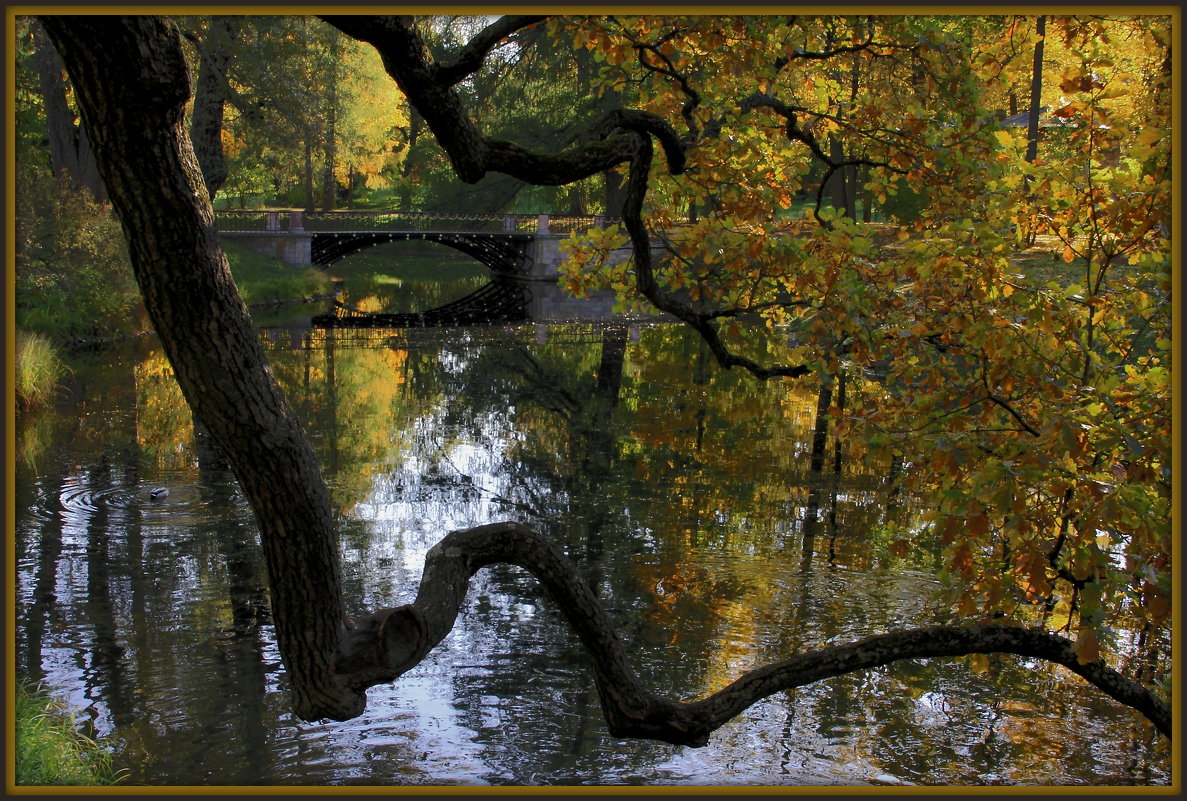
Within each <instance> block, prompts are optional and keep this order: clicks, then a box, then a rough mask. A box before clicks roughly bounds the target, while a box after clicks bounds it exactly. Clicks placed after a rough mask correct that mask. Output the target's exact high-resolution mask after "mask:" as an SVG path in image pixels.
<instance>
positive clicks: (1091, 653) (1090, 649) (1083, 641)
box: [1076, 629, 1100, 665]
mask: <svg viewBox="0 0 1187 801" xmlns="http://www.w3.org/2000/svg"><path fill="white" fill-rule="evenodd" d="M1099 657H1100V640H1099V639H1098V638H1097V636H1096V632H1095V631H1092V630H1091V629H1090V630H1088V631H1086V632H1084V633H1083V634H1081V635H1080V640H1079V642H1077V643H1076V660H1077V661H1078V662H1079V663H1080V664H1081V665H1087V664H1088V663H1089V662H1095V661H1096V660H1097V659H1098V658H1099Z"/></svg>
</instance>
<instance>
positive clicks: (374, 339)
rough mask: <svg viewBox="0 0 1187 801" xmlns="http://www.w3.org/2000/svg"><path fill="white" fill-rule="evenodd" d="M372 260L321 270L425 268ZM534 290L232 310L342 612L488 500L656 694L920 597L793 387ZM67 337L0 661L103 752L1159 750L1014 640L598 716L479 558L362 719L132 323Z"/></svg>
mask: <svg viewBox="0 0 1187 801" xmlns="http://www.w3.org/2000/svg"><path fill="white" fill-rule="evenodd" d="M388 283H389V284H390V286H388V288H387V289H384V288H382V287H377V286H376V285H375V284H374V282H373V283H372V284H371V285H369V286H368V287H366V288H365V289H359V288H357V287H356V288H355V290H353V291H354V292H355V296H354V297H353V298H352V299H351V300H352V302H354V303H355V304H356V305H361V306H366V305H367V304H372V305H375V304H378V305H379V306H381V307H382V306H385V305H386V304H388V303H389V302H390V303H398V302H399V301H398V299H397V298H395V297H394V295H399V296H400V297H405V298H406V297H409V293H415V292H418V291H428V290H427V289H421V290H417V289H416V288H415V287H413V286H412V285H411V284H408V283H404V284H400V283H399V282H388ZM473 283H474V279H473V278H466V279H459V282H458V283H456V284H451V285H450V286H447V287H446V288H444V289H442V288H441V286H434V287H433V288H431V291H432V293H436V294H435V298H436V300H434V301H433V302H436V301H439V300H440V299H441V298H448V297H456V296H460V295H462V294H465V292H467V291H469V290H470V289H472V288H473ZM384 292H391V293H394V295H393V296H391V297H388V296H385V295H384V294H383V293H384ZM367 293H371V294H367ZM364 294H366V297H363V295H364ZM413 296H415V295H413ZM539 297H543V291H541V292H540V293H539ZM414 305H415V304H414ZM551 308H552V309H553V311H554V312H556V313H555V314H549V313H548V311H547V310H544V311H542V310H541V307H539V306H537V307H536V308H535V311H534V313H535V314H536V315H537V316H538V317H539V316H541V315H543V316H544V317H549V316H552V317H568V318H570V320H569V321H568V322H561V321H558V320H552V321H541V320H533V321H529V322H527V323H520V324H514V325H493V326H479V327H472V328H454V329H414V330H403V331H396V330H381V331H336V332H326V331H324V330H313V329H310V328H309V327H308V326H307V325H304V324H302V321H301V320H300V319H297V320H295V321H293V320H290V321H288V322H287V323H285V324H284V325H279V324H273V325H272V326H271V327H265V328H262V329H261V336H262V337H263V340H264V342H265V343H266V346H267V349H268V352H269V355H270V358H271V359H272V363H273V366H274V370H275V372H276V375H277V377H278V378H279V380H280V381H281V382H282V384H283V385H284V387H285V389H286V391H287V392H288V394H289V397H290V398H291V400H292V402H293V404H294V405H295V406H296V408H297V409H298V411H299V413H300V414H301V415H302V417H303V419H304V421H305V424H306V427H307V429H308V431H309V434H310V436H311V437H312V439H313V441H314V443H315V447H316V449H317V451H318V453H319V455H320V458H321V463H322V465H323V467H324V470H325V473H326V476H327V479H328V482H329V484H330V487H331V493H332V497H333V502H334V504H335V510H336V513H337V515H338V518H339V522H340V528H341V532H342V540H341V542H342V551H343V557H344V566H345V574H346V575H345V587H346V594H347V598H348V603H349V604H350V605H351V606H352V611H354V612H361V611H362V610H364V609H374V608H378V607H382V606H394V605H398V604H401V603H406V602H408V601H410V600H411V599H412V598H413V597H414V595H415V589H416V584H417V582H418V580H419V576H420V570H421V566H422V564H423V560H424V556H425V553H426V551H427V550H428V549H429V548H430V547H431V546H432V545H433V544H434V543H435V542H436V541H437V540H438V539H439V538H440V537H441V536H442V534H443V533H445V532H447V531H449V530H452V529H456V528H461V527H467V526H473V525H478V524H481V523H486V522H490V521H495V520H504V519H516V520H520V521H524V522H526V523H530V524H531V525H533V526H536V527H538V528H539V529H541V530H543V531H546V532H547V533H548V534H549V535H550V536H552V537H554V538H556V539H557V540H558V541H560V542H562V543H564V544H565V546H566V547H567V549H568V551H569V552H570V554H572V555H573V556H574V557H575V558H576V559H577V561H578V563H579V565H580V567H581V569H582V570H583V571H584V572H585V573H586V575H587V576H588V577H589V578H590V580H591V581H592V582H593V583H594V585H595V586H596V587H597V588H598V592H599V595H600V596H601V597H602V599H603V600H604V602H605V604H606V605H607V607H608V608H609V609H610V610H612V613H613V614H614V615H615V616H616V618H617V619H618V620H619V621H620V625H621V626H622V628H623V630H624V632H625V637H626V640H627V642H628V645H629V647H630V649H631V652H632V655H633V659H634V661H635V664H636V666H637V669H638V671H639V672H640V674H641V675H642V676H643V677H644V679H645V680H646V681H647V682H648V683H649V684H650V685H651V686H654V687H657V688H662V689H663V690H664V691H665V692H668V693H670V694H672V695H674V696H677V697H680V698H684V699H692V698H696V697H700V696H703V695H704V694H706V693H708V692H711V691H713V690H715V689H717V688H719V687H721V686H723V685H724V684H726V683H728V682H729V681H731V680H732V679H733V678H734V677H736V676H737V674H738V673H739V672H740V671H742V670H745V669H748V668H751V667H754V666H757V665H759V664H762V663H764V662H767V661H772V660H775V659H779V658H782V657H784V656H786V655H788V654H790V653H793V652H795V651H796V650H798V649H803V648H809V647H817V646H821V645H823V644H826V643H829V642H841V641H847V640H850V639H853V638H858V637H861V636H864V635H867V634H872V633H878V632H882V631H885V630H888V629H892V628H896V627H903V626H909V625H916V624H930V623H934V622H937V621H942V620H944V619H945V615H944V611H943V607H942V606H941V605H940V604H939V603H938V602H937V601H936V600H935V598H934V594H935V592H936V590H937V588H938V584H937V582H936V580H935V578H934V565H933V563H932V561H933V556H931V555H929V554H926V553H919V554H916V555H914V556H912V557H911V560H903V559H898V558H896V557H892V556H890V555H889V554H888V553H887V550H886V547H885V546H886V543H884V542H882V541H881V540H880V538H879V534H878V531H879V524H880V523H881V522H883V521H884V519H885V517H886V516H887V515H890V514H900V513H902V512H901V511H896V510H895V508H894V506H893V504H892V503H888V493H887V490H886V487H885V476H886V474H887V466H886V465H884V464H882V463H881V462H880V461H879V459H878V458H877V457H876V455H875V454H868V455H867V456H866V457H864V458H861V457H860V455H859V451H860V449H859V448H858V444H857V443H846V453H847V464H846V467H845V469H844V471H843V472H842V474H841V475H840V477H839V478H838V479H836V480H835V481H834V480H832V477H831V476H827V475H826V476H824V477H823V478H822V477H820V476H813V475H812V474H811V473H810V471H809V470H808V461H809V450H810V447H811V440H812V430H813V425H814V422H815V414H816V402H817V387H816V386H815V385H813V384H812V383H811V382H801V383H795V384H793V383H789V382H775V383H768V384H761V383H759V382H757V381H754V380H752V379H748V378H746V377H745V376H743V375H738V374H733V373H725V372H722V371H720V370H718V369H716V368H715V367H714V366H713V365H712V364H711V363H710V360H709V359H708V357H707V355H706V353H705V352H704V350H703V349H702V348H701V347H700V345H699V343H698V342H697V341H696V340H695V338H694V337H693V336H691V335H690V334H689V333H688V332H687V331H686V330H685V329H683V328H681V327H678V326H673V325H670V324H666V323H662V322H655V321H639V320H635V321H627V320H623V319H609V318H608V317H607V316H606V315H605V310H604V309H600V310H599V309H596V308H595V306H593V305H590V306H586V307H583V308H585V309H587V310H592V311H589V313H584V312H575V311H574V307H572V305H571V304H568V303H567V302H566V303H565V304H563V305H562V306H560V307H551ZM396 310H403V309H396ZM558 310H559V311H558ZM319 311H320V309H316V310H312V311H311V310H309V309H304V310H300V311H298V315H300V314H303V315H304V316H305V319H306V320H307V318H308V316H309V314H311V313H316V312H319ZM575 315H576V316H578V317H585V318H587V319H584V320H580V319H577V320H573V319H572V318H573V317H574V316H575ZM597 318H602V319H597ZM262 320H263V315H261V316H260V319H258V320H257V322H261V321H262ZM71 366H72V369H73V374H72V375H71V377H70V380H69V386H68V390H67V391H66V392H64V393H63V395H62V397H61V398H60V400H59V403H58V405H57V407H56V408H55V409H53V410H47V411H44V412H42V413H38V414H32V415H28V416H23V417H21V418H20V419H19V420H18V442H17V475H16V510H15V511H16V542H15V554H16V565H17V582H18V584H17V610H16V621H17V630H16V654H17V668H18V672H19V673H20V674H22V675H24V676H26V677H28V678H30V679H32V680H41V681H43V682H44V683H45V684H46V685H47V686H48V687H49V688H51V689H52V690H53V691H54V693H55V694H56V695H58V696H59V697H61V698H63V699H64V700H66V701H68V702H70V703H72V704H73V705H75V706H77V707H78V708H80V709H81V710H82V712H83V715H84V716H85V717H86V719H87V720H89V721H90V723H91V724H93V727H94V730H95V731H96V732H97V733H98V734H101V735H104V736H107V737H110V738H111V740H112V742H113V744H114V747H115V749H116V764H117V765H119V766H122V767H125V768H127V769H128V770H129V771H130V780H131V782H132V783H144V784H154V785H255V784H305V785H324V784H335V785H341V784H358V785H394V784H414V785H478V784H495V785H504V784H535V785H543V784H550V785H551V784H563V785H577V784H582V785H596V784H686V785H769V784H781V785H796V784H807V785H849V784H856V785H862V784H999V783H1003V784H1134V783H1138V784H1164V783H1167V782H1169V781H1170V775H1171V774H1170V770H1171V768H1170V757H1169V754H1168V748H1167V746H1166V743H1165V741H1163V740H1162V739H1161V738H1159V737H1158V736H1156V735H1155V734H1153V733H1152V729H1151V728H1150V727H1149V726H1147V725H1146V724H1145V723H1144V721H1142V720H1141V719H1140V718H1139V716H1138V715H1137V714H1136V713H1134V712H1132V711H1130V710H1129V709H1127V708H1123V707H1121V706H1120V705H1118V704H1116V703H1114V702H1112V701H1110V700H1108V699H1106V698H1104V697H1103V696H1101V695H1100V694H1099V693H1097V692H1096V691H1095V690H1093V689H1092V688H1090V687H1089V686H1087V685H1085V684H1084V683H1082V682H1081V681H1079V680H1078V679H1076V678H1075V677H1074V676H1071V675H1070V674H1067V673H1066V672H1064V671H1063V670H1062V669H1057V668H1050V667H1047V666H1043V665H1036V664H1029V663H1027V662H1026V661H1025V660H1021V659H1017V658H1011V657H1003V658H995V659H993V660H992V665H991V669H990V670H989V671H988V672H987V673H985V674H978V673H975V672H974V671H973V670H972V669H971V668H970V667H969V665H968V664H967V663H966V662H965V661H964V660H931V661H927V662H914V663H901V664H897V665H893V666H890V667H888V668H885V669H881V670H875V671H871V672H868V673H863V674H859V675H854V676H849V677H842V678H837V679H833V680H829V681H825V682H821V683H819V684H817V685H813V686H810V687H806V688H801V689H799V690H796V691H793V692H788V693H783V694H779V695H777V696H774V697H772V698H769V699H767V700H766V701H764V702H763V703H760V704H759V705H757V706H755V707H752V708H751V709H750V710H748V711H747V712H746V713H745V714H744V715H742V716H740V717H739V718H737V719H736V720H734V721H733V722H731V723H730V724H729V725H727V726H726V727H725V728H723V729H721V730H720V731H718V732H717V733H716V734H715V735H714V736H713V738H712V740H711V742H710V743H709V745H708V746H706V747H704V748H700V749H694V748H686V747H676V746H669V745H664V744H658V743H650V742H635V741H620V740H616V739H614V738H612V737H610V736H609V735H608V734H607V733H606V730H605V726H604V723H603V721H602V717H601V714H600V710H599V708H598V702H597V697H596V694H595V692H594V691H593V689H592V686H591V675H592V674H591V671H590V669H589V668H588V666H587V663H586V660H585V658H584V656H583V653H582V651H581V648H580V646H579V644H578V643H577V641H576V638H575V637H573V636H572V635H571V634H570V633H569V632H568V631H567V629H566V628H565V626H564V625H563V622H562V620H561V619H560V617H559V615H558V614H557V612H556V610H555V608H554V606H553V605H552V604H551V603H550V601H549V599H548V598H547V597H545V596H544V594H543V592H542V590H541V589H540V588H539V586H538V584H537V583H536V582H535V580H534V579H532V578H531V577H530V576H529V575H527V574H526V573H524V572H522V571H520V570H518V569H516V568H509V567H496V568H493V569H488V570H485V571H483V572H482V573H480V574H479V575H478V576H477V577H476V580H475V583H474V584H473V585H472V587H471V591H470V594H469V599H468V601H467V604H466V607H465V609H464V611H463V613H462V615H461V616H460V617H459V622H458V625H457V627H456V628H455V629H454V631H453V632H452V634H450V636H449V637H448V638H447V639H446V640H445V641H444V642H443V643H442V644H441V645H440V646H439V647H438V648H437V649H436V650H435V651H434V652H433V653H432V654H431V655H430V656H429V657H428V658H427V659H426V660H425V661H424V662H423V663H422V664H421V665H420V666H418V667H417V668H415V669H414V670H413V671H411V672H410V673H408V674H406V675H405V676H403V677H402V678H401V679H400V680H399V681H397V682H396V683H395V684H393V685H384V686H380V687H376V688H373V689H371V690H370V692H369V699H370V700H369V705H368V708H367V711H366V713H365V714H364V715H363V716H362V717H360V718H358V719H356V720H352V721H349V722H345V723H327V724H308V723H302V722H300V721H298V720H296V719H294V717H293V716H292V715H291V713H290V712H289V708H288V695H287V690H286V684H285V674H284V671H283V668H282V666H281V664H280V660H279V656H278V653H277V649H276V646H275V642H274V638H273V631H272V627H271V622H270V620H269V616H268V604H267V578H266V576H265V574H264V569H263V565H262V560H261V559H260V554H259V551H258V542H257V536H256V530H255V525H254V522H253V519H252V516H251V514H250V511H249V509H248V506H247V504H246V502H245V500H244V498H243V496H242V495H241V494H240V492H239V490H238V488H237V486H236V483H235V481H234V479H233V478H232V477H231V475H230V474H229V473H228V472H227V471H226V470H225V469H223V468H222V467H221V466H220V464H219V463H218V460H217V456H216V455H212V454H210V453H209V451H208V449H207V448H206V447H205V445H204V443H203V441H202V439H201V438H200V437H199V438H197V439H196V438H195V436H194V432H193V426H192V421H191V419H190V416H189V413H188V410H187V409H186V407H185V405H184V403H183V402H182V399H181V396H180V393H179V391H178V390H177V387H176V385H175V384H174V383H173V379H172V376H171V373H170V371H169V369H168V365H167V363H166V361H165V359H164V358H163V356H162V354H161V352H160V350H159V349H158V347H157V345H156V343H155V341H153V340H149V339H146V340H142V341H138V342H135V343H133V344H130V345H128V346H126V347H122V348H116V349H109V350H104V351H102V352H98V353H91V354H80V355H76V356H75V357H73V359H72V362H71ZM857 391H860V387H853V388H851V392H857ZM829 447H830V454H831V447H832V443H831V441H830V443H829ZM161 486H163V487H167V488H168V489H169V490H170V493H169V495H168V497H167V498H165V499H162V500H153V499H152V498H151V497H150V496H149V491H150V490H151V489H152V488H154V487H161ZM813 490H815V492H813ZM834 499H835V500H834ZM817 505H819V508H820V513H819V514H818V515H812V514H810V513H809V509H810V508H812V509H815V507H816V506H817Z"/></svg>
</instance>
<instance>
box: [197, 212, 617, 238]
mask: <svg viewBox="0 0 1187 801" xmlns="http://www.w3.org/2000/svg"><path fill="white" fill-rule="evenodd" d="M214 217H215V225H216V226H217V227H218V229H219V230H220V231H224V232H230V231H237V232H261V233H271V232H276V233H282V232H286V231H287V232H308V231H459V232H463V231H464V232H467V233H505V234H547V233H551V234H571V233H574V232H581V231H586V230H589V229H590V228H600V227H604V226H605V225H609V224H611V223H615V222H618V218H616V217H602V216H594V215H587V216H561V217H554V216H551V215H548V214H476V213H475V214H472V213H459V214H448V213H438V212H415V211H314V212H308V213H306V212H301V211H219V212H215V215H214Z"/></svg>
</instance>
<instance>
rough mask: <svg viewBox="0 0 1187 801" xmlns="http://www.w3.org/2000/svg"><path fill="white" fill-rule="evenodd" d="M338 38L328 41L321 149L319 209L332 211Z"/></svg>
mask: <svg viewBox="0 0 1187 801" xmlns="http://www.w3.org/2000/svg"><path fill="white" fill-rule="evenodd" d="M338 51H339V47H338V37H337V36H336V35H335V36H334V37H333V38H332V39H331V40H330V80H329V86H327V87H326V89H327V91H328V96H327V100H326V138H325V142H324V145H323V149H322V172H321V207H322V210H323V211H333V210H334V200H335V195H336V194H337V189H338V182H337V181H335V180H334V165H335V164H336V163H337V161H338V130H337V127H338V58H339V55H338Z"/></svg>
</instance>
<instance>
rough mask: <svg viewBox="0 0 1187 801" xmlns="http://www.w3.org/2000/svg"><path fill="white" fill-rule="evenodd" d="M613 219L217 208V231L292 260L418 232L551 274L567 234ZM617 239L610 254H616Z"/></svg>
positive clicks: (521, 273)
mask: <svg viewBox="0 0 1187 801" xmlns="http://www.w3.org/2000/svg"><path fill="white" fill-rule="evenodd" d="M616 221H617V220H614V219H608V218H604V217H600V216H587V217H553V216H550V215H547V214H435V213H419V212H350V211H345V212H310V213H304V212H300V211H227V212H217V213H216V215H215V224H216V226H217V227H218V231H219V236H220V237H222V238H225V239H226V240H227V241H232V242H236V243H238V244H240V245H242V246H244V247H246V248H248V249H250V250H253V251H255V252H257V253H262V254H264V255H266V256H271V257H273V258H277V259H281V260H282V261H284V262H286V263H288V264H292V265H306V266H307V265H315V264H316V265H318V266H321V267H328V266H330V265H331V264H333V263H334V262H336V261H338V260H339V259H342V258H345V257H346V256H349V255H351V254H354V253H358V252H360V251H362V250H365V249H367V248H370V247H374V246H375V245H379V244H383V243H385V242H397V241H406V240H422V241H429V242H439V243H440V244H442V245H446V246H448V247H452V248H455V249H457V250H460V251H462V252H464V253H467V254H468V255H470V256H473V257H474V258H475V259H477V260H478V261H480V262H482V263H483V264H485V265H486V266H487V267H489V268H490V269H491V270H492V271H493V272H495V273H496V274H504V275H513V276H516V277H518V278H520V279H521V280H525V279H526V280H541V281H550V280H555V278H556V276H557V271H558V268H559V267H560V265H561V262H562V261H563V253H562V251H561V243H562V242H563V241H564V240H565V239H567V238H568V237H569V236H570V234H572V233H574V232H580V231H585V230H588V229H589V228H594V227H604V226H605V225H607V224H608V223H611V222H616ZM628 256H629V248H627V247H626V246H625V243H624V247H623V248H622V249H621V251H620V252H617V253H615V254H613V255H612V256H611V258H612V259H614V260H624V259H626V258H627V257H628Z"/></svg>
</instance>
